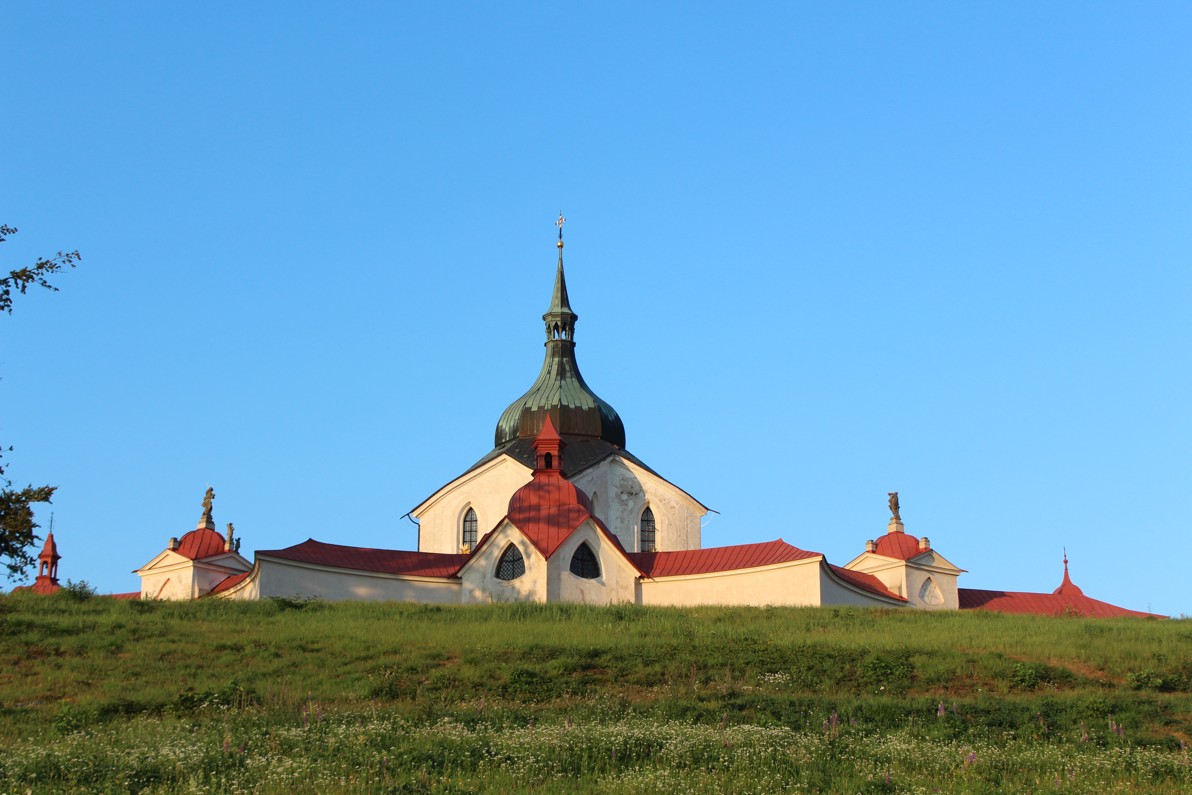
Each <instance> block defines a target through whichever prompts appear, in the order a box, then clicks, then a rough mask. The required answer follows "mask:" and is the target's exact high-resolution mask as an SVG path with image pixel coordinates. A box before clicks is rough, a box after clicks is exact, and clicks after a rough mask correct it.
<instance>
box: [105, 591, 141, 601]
mask: <svg viewBox="0 0 1192 795" xmlns="http://www.w3.org/2000/svg"><path fill="white" fill-rule="evenodd" d="M109 597H110V598H112V599H140V598H141V592H140V591H127V592H125V593H114V594H109Z"/></svg>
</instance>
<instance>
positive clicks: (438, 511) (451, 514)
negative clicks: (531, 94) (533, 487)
mask: <svg viewBox="0 0 1192 795" xmlns="http://www.w3.org/2000/svg"><path fill="white" fill-rule="evenodd" d="M532 474H533V473H532V472H531V471H530V469H529V468H528V467H525V466H523V465H522V464H520V463H518V462H517V461H514V460H513V459H512V458H510V457H509V456H500V457H499V458H497V459H496V460H493V461H490V462H489V463H487V464H485V465H484V466H482V467H480V468H478V469H475V470H473V471H471V472H468V473H466V474H465V475H463V476H461V477H459V478H456V479H455V480H453V481H452V482H450V483H448V484H447V485H446V486H444V487H443V488H441V489H439V490H438V491H437V492H435V494H434V495H432V496H431V497H430V498H429V499H428V500H426V502H424V503H422V504H421V505H419V506H418V507H417V508H415V509H414V510H413V512H412V515H413V517H414V518H415V519H416V520H418V550H419V551H420V552H447V553H452V554H454V553H457V552H459V551H460V544H461V543H462V540H463V520H464V514H465V513H467V510H468V508H469V507H470V508H471V509H472V510H474V511H476V528H477V532H476V535H477V541H479V540H480V539H481V538H483V537H484V534H485V533H487V532H488V531H489V530H491V529H492V528H493V526H494V525H495V524H496V523H497V522H499V521H501V519H502V518H503V517H504V516H505V514H506V513H508V511H509V498H510V497H512V496H513V492H515V491H517V490H518V489H519V488H521V487H522V486H524V485H525V484H527V483H529V482H530V480H531V477H532Z"/></svg>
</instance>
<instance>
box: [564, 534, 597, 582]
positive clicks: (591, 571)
mask: <svg viewBox="0 0 1192 795" xmlns="http://www.w3.org/2000/svg"><path fill="white" fill-rule="evenodd" d="M571 573H572V574H574V575H575V576H576V577H583V578H584V579H585V580H594V579H596V578H597V577H599V576H600V561H598V560H596V553H594V552H593V551H592V548H591V547H590V546H588V543H587V542H586V541H585V542H584V543H582V544H580V545H579V548H578V549H576V550H575V554H574V555H572V556H571Z"/></svg>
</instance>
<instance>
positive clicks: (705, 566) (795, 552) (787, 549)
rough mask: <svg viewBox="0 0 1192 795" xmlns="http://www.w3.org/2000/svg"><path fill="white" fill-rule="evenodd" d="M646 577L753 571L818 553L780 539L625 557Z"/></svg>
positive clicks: (817, 554)
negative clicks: (740, 570) (739, 570)
mask: <svg viewBox="0 0 1192 795" xmlns="http://www.w3.org/2000/svg"><path fill="white" fill-rule="evenodd" d="M626 557H628V558H629V560H630V561H631V562H632V563H633V564H634V565H635V566H637V568H638V570H639V571H641V573H642V574H644V575H646V576H647V577H677V576H680V575H684V574H711V573H713V572H718V571H735V570H736V569H752V568H756V567H758V566H772V565H774V564H776V563H790V562H791V561H795V560H805V559H807V558H815V557H820V554H819V553H818V552H808V551H807V550H805V549H799V548H798V547H794V546H791V545H790V544H788V543H786V542H785V541H783V540H782V539H781V538H780V539H778V540H776V541H767V542H765V543H763V544H737V545H736V546H731V547H711V548H709V549H684V550H678V551H675V552H630V553H628V554H627V555H626Z"/></svg>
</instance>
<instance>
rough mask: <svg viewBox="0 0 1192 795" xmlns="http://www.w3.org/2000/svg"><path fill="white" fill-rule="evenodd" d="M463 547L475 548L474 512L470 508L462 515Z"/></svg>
mask: <svg viewBox="0 0 1192 795" xmlns="http://www.w3.org/2000/svg"><path fill="white" fill-rule="evenodd" d="M464 546H469V547H473V546H476V512H475V511H474V510H472V509H471V508H469V509H468V512H467V513H465V514H464Z"/></svg>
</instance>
